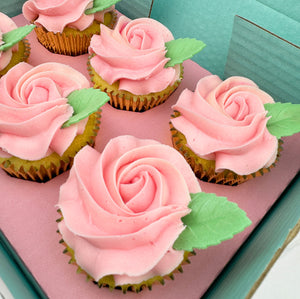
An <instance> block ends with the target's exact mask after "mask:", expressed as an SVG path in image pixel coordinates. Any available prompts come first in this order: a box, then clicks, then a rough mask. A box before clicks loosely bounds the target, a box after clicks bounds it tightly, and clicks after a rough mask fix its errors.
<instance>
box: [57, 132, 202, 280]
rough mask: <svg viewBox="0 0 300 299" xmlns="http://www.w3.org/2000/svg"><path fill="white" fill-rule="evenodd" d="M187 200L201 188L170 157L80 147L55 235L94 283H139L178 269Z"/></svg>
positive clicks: (122, 147)
mask: <svg viewBox="0 0 300 299" xmlns="http://www.w3.org/2000/svg"><path fill="white" fill-rule="evenodd" d="M71 190H72V192H70V191H71ZM191 192H192V193H196V192H200V186H199V184H198V182H197V179H196V178H195V176H194V174H193V172H192V171H191V169H190V167H189V166H188V164H187V163H186V162H185V160H184V159H183V157H182V156H181V155H180V154H179V153H178V152H177V151H176V150H174V149H173V148H171V147H169V146H166V145H162V144H160V143H158V142H156V141H153V140H140V139H137V138H135V137H132V136H120V137H117V138H115V139H112V140H111V141H110V142H109V143H108V144H107V145H106V147H105V149H104V151H103V152H102V153H101V154H100V153H99V152H97V151H96V150H94V149H92V148H90V147H85V148H84V149H82V150H81V151H80V152H79V153H78V154H77V156H76V157H75V160H74V165H73V167H72V170H71V172H70V177H69V179H68V181H67V182H66V183H65V184H64V185H63V186H62V187H61V191H60V199H59V204H58V206H59V208H60V210H61V213H62V214H63V217H64V219H63V221H61V222H60V223H59V231H60V233H61V234H62V236H63V239H64V241H65V242H66V243H67V244H68V246H70V247H71V248H72V249H74V251H75V258H76V262H77V264H78V265H80V267H81V268H82V269H83V270H85V271H86V272H87V273H89V274H90V275H91V276H92V277H93V278H94V279H95V280H96V281H97V280H99V279H100V278H102V277H104V276H107V275H113V276H114V279H115V283H116V285H119V284H126V283H131V284H132V283H139V282H141V281H143V280H147V279H148V278H150V277H154V276H156V275H166V274H168V273H170V272H171V271H173V270H174V269H175V268H176V267H177V266H178V265H179V264H180V263H181V262H182V260H183V251H182V250H179V251H176V250H174V249H173V248H172V247H173V244H174V242H175V240H176V239H177V238H178V236H179V235H180V233H181V232H182V231H183V230H184V225H183V223H182V221H181V217H183V216H184V215H186V214H188V213H189V211H190V210H189V208H188V204H189V202H190V193H191Z"/></svg>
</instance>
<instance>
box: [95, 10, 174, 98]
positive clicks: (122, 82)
mask: <svg viewBox="0 0 300 299" xmlns="http://www.w3.org/2000/svg"><path fill="white" fill-rule="evenodd" d="M173 39H174V38H173V35H172V33H171V32H170V31H169V30H168V29H167V28H166V27H165V26H164V25H162V24H161V23H159V22H157V21H156V20H153V19H150V18H139V19H136V20H130V19H128V18H126V17H124V16H122V17H120V19H119V21H118V23H117V25H116V27H115V29H114V30H111V29H109V28H107V27H105V26H102V25H101V35H100V36H96V35H94V36H93V37H92V40H91V44H90V53H92V54H96V55H95V56H94V57H92V58H91V61H90V62H91V66H92V67H93V68H94V70H95V71H96V72H97V73H98V74H99V75H100V76H101V78H102V79H104V80H105V81H106V82H108V83H109V84H113V83H114V82H116V81H118V82H119V89H120V90H126V91H129V92H131V93H133V94H136V95H146V94H149V93H151V92H160V91H162V90H164V89H165V88H167V87H168V86H170V85H172V84H173V83H174V82H175V81H176V80H177V79H179V77H180V66H179V64H178V65H176V66H175V67H167V68H166V67H165V65H166V63H167V62H168V61H169V58H166V57H165V54H166V52H167V50H166V47H165V43H166V42H169V41H171V40H173Z"/></svg>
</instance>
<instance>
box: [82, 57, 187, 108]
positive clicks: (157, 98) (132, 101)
mask: <svg viewBox="0 0 300 299" xmlns="http://www.w3.org/2000/svg"><path fill="white" fill-rule="evenodd" d="M91 58H92V56H90V57H89V59H88V71H89V74H90V77H91V80H92V82H93V83H94V88H99V89H100V90H101V91H104V92H106V93H107V94H108V95H109V97H110V101H109V104H110V105H111V106H112V107H114V108H116V109H120V110H126V111H133V112H144V111H147V110H149V109H152V108H154V107H156V106H158V105H160V104H162V103H164V102H165V101H166V100H167V99H168V97H169V96H170V95H171V94H172V93H173V92H174V91H175V90H176V89H177V87H178V86H179V84H180V82H181V80H182V78H183V66H181V74H180V78H179V79H178V80H177V81H176V82H175V83H174V84H173V85H171V86H169V87H167V88H166V89H164V90H162V91H160V92H156V93H150V94H148V95H134V94H132V93H130V92H128V91H125V90H119V89H118V87H117V86H113V85H110V84H108V83H107V82H106V81H105V80H103V79H102V78H101V77H100V76H99V75H98V74H97V73H96V71H95V70H94V69H93V67H92V66H91V64H90V59H91ZM114 85H118V84H114Z"/></svg>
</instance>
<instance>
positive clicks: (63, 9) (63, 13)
mask: <svg viewBox="0 0 300 299" xmlns="http://www.w3.org/2000/svg"><path fill="white" fill-rule="evenodd" d="M92 7H93V1H91V0H63V1H61V0H52V1H44V0H29V1H26V2H25V3H24V5H23V15H24V17H25V18H26V19H27V20H29V21H34V23H35V24H37V25H42V26H43V27H45V28H46V29H47V30H48V31H52V32H54V33H56V32H63V30H64V28H65V27H66V26H68V27H70V28H74V29H78V30H80V31H82V30H84V29H86V28H87V27H89V26H90V25H91V24H92V23H93V21H94V20H97V21H99V22H102V23H103V22H104V15H105V13H106V12H108V11H112V10H113V9H114V5H112V6H110V7H109V8H107V9H105V10H102V11H98V12H95V13H93V14H86V13H85V11H86V10H87V9H90V8H92Z"/></svg>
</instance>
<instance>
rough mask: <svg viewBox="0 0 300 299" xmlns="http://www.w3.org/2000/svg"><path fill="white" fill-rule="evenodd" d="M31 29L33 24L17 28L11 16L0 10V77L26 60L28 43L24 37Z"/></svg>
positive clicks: (28, 53)
mask: <svg viewBox="0 0 300 299" xmlns="http://www.w3.org/2000/svg"><path fill="white" fill-rule="evenodd" d="M23 30H24V31H23ZM31 30H33V26H24V27H20V28H19V29H18V27H17V25H16V24H15V23H14V21H13V20H12V19H11V18H9V17H8V16H7V15H5V14H4V13H2V12H0V77H2V76H3V75H4V74H6V73H7V72H8V70H9V69H11V68H12V67H13V66H15V65H16V64H18V63H19V62H22V61H25V62H26V61H27V60H28V57H29V55H30V45H29V42H28V41H27V40H26V39H24V37H25V36H26V35H27V34H28V33H30V31H31ZM20 31H22V32H21V33H20Z"/></svg>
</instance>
